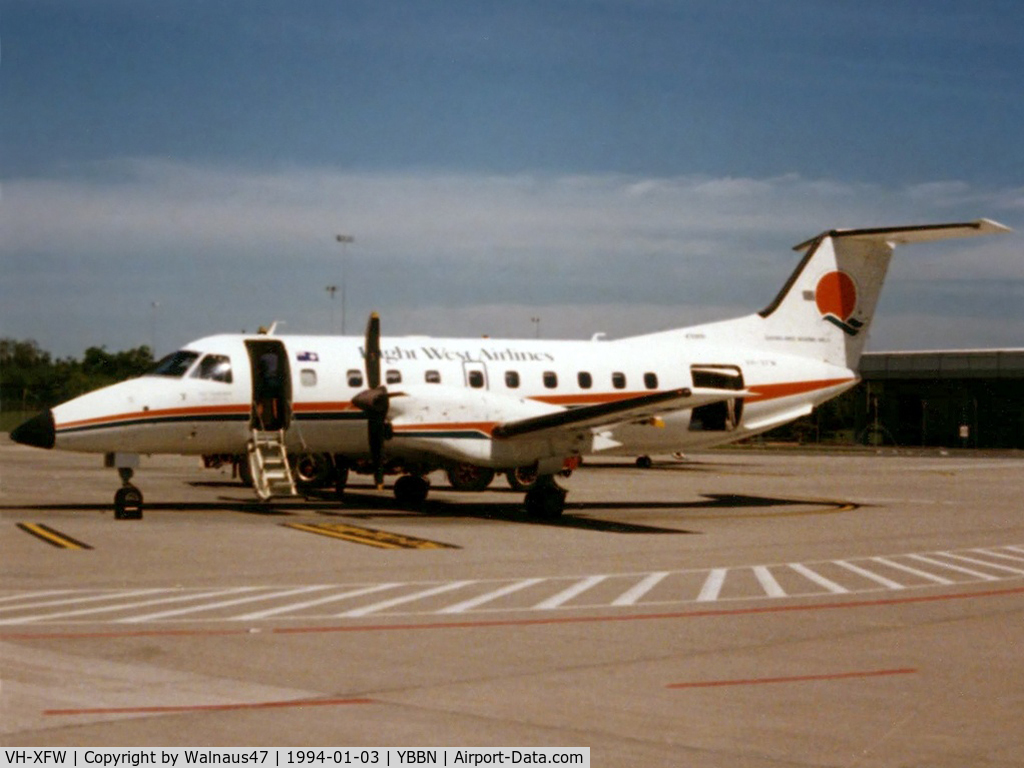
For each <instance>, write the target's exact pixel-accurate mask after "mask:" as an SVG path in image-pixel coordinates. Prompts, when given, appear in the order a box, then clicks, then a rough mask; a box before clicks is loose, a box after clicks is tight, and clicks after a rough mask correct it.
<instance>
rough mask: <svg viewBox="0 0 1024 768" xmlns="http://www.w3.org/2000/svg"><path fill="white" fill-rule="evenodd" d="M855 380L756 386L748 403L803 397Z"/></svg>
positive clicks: (751, 387) (795, 382) (794, 382)
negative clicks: (807, 393)
mask: <svg viewBox="0 0 1024 768" xmlns="http://www.w3.org/2000/svg"><path fill="white" fill-rule="evenodd" d="M853 381H855V379H852V378H849V379H822V380H821V381H793V382H787V383H785V384H754V385H751V386H750V387H749V389H750V391H751V392H752V394H751V395H750V397H748V398H747V402H748V403H756V402H758V401H759V400H776V399H778V398H781V397H791V396H793V395H802V394H804V393H806V392H814V391H815V390H818V389H828V388H829V387H835V386H839V385H840V384H849V383H851V382H853Z"/></svg>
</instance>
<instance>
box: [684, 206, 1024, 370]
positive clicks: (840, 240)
mask: <svg viewBox="0 0 1024 768" xmlns="http://www.w3.org/2000/svg"><path fill="white" fill-rule="evenodd" d="M1009 231H1010V230H1009V229H1008V228H1007V227H1004V226H1002V225H1001V224H997V223H996V222H994V221H989V220H988V219H979V220H977V221H972V222H967V223H960V224H927V225H923V226H914V227H889V228H884V229H834V230H832V231H830V232H823V233H822V234H820V235H818V236H817V237H815V238H813V239H811V240H808V241H806V242H804V243H801V244H800V245H798V246H795V248H794V250H796V251H803V252H804V258H803V260H802V261H801V262H800V264H799V266H797V268H796V269H795V270H794V272H793V274H792V275H790V277H789V280H787V281H786V284H785V285H784V286H783V287H782V290H781V291H780V292H779V295H778V296H777V297H776V298H775V300H774V301H773V302H772V303H771V304H769V305H768V306H767V307H766V308H765V309H764V310H762V311H761V312H759V313H758V314H757V315H752V316H750V317H744V318H739V319H738V320H727V321H725V322H721V323H713V324H711V325H708V326H703V327H702V329H701V330H704V331H705V332H706V333H707V335H708V337H709V338H711V337H715V338H721V337H726V336H727V337H730V338H732V339H733V340H734V341H741V340H743V341H747V342H749V343H753V344H755V345H757V346H767V347H769V348H771V349H774V350H777V351H780V352H785V353H788V354H793V355H799V356H802V357H812V358H814V359H816V360H822V361H824V362H827V363H831V364H833V365H837V366H842V367H844V368H848V369H851V370H856V369H857V365H858V362H859V361H860V356H861V353H862V352H863V351H864V342H865V341H866V339H867V334H868V330H869V328H870V327H871V318H872V317H873V316H874V314H875V307H876V306H877V305H878V297H879V295H880V293H881V290H882V283H883V282H884V281H885V275H886V272H887V271H888V268H889V260H890V258H891V257H892V252H893V248H894V247H895V246H896V245H903V244H907V243H923V242H931V241H933V240H944V239H947V238H953V237H971V236H975V235H991V234H998V233H1003V232H1009Z"/></svg>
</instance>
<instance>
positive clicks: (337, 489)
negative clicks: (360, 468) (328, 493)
mask: <svg viewBox="0 0 1024 768" xmlns="http://www.w3.org/2000/svg"><path fill="white" fill-rule="evenodd" d="M347 486H348V467H346V466H343V465H341V464H339V463H337V459H335V469H334V495H335V496H337V497H338V500H339V501H340V500H341V499H343V498H345V488H346V487H347Z"/></svg>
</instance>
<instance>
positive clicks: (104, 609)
mask: <svg viewBox="0 0 1024 768" xmlns="http://www.w3.org/2000/svg"><path fill="white" fill-rule="evenodd" d="M257 589H259V587H232V588H230V589H215V590H212V591H203V592H188V593H186V594H176V595H175V596H174V597H161V598H158V599H155V600H141V601H138V602H134V603H115V604H114V605H104V606H101V607H99V608H81V609H78V610H75V611H61V612H59V613H49V614H41V615H38V616H27V617H23V618H21V619H19V623H21V622H29V621H41V620H43V619H46V620H53V619H69V618H77V617H81V616H89V615H95V614H97V613H113V612H115V611H123V610H125V609H127V608H144V607H147V606H150V605H164V604H167V603H181V602H185V601H187V600H202V599H204V598H207V597H220V596H221V595H231V594H238V593H239V592H252V591H254V590H257ZM147 591H148V590H147ZM156 591H158V592H166V591H167V590H156ZM0 623H3V622H0Z"/></svg>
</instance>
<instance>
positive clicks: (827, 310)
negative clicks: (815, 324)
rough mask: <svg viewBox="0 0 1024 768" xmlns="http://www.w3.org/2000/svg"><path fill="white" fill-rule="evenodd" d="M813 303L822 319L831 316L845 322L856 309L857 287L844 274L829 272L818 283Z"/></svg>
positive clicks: (850, 278) (851, 279)
mask: <svg viewBox="0 0 1024 768" xmlns="http://www.w3.org/2000/svg"><path fill="white" fill-rule="evenodd" d="M814 301H815V303H817V305H818V311H819V312H820V313H821V314H822V316H823V317H827V316H828V315H832V316H833V317H836V318H838V319H839V320H842V321H843V322H845V321H847V320H849V319H850V316H851V315H852V314H853V311H854V310H855V309H856V308H857V285H856V284H855V283H854V282H853V278H852V277H850V276H849V275H848V274H846V273H845V272H829V273H828V274H826V275H823V276H822V278H821V279H820V280H819V281H818V287H817V288H815V289H814Z"/></svg>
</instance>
